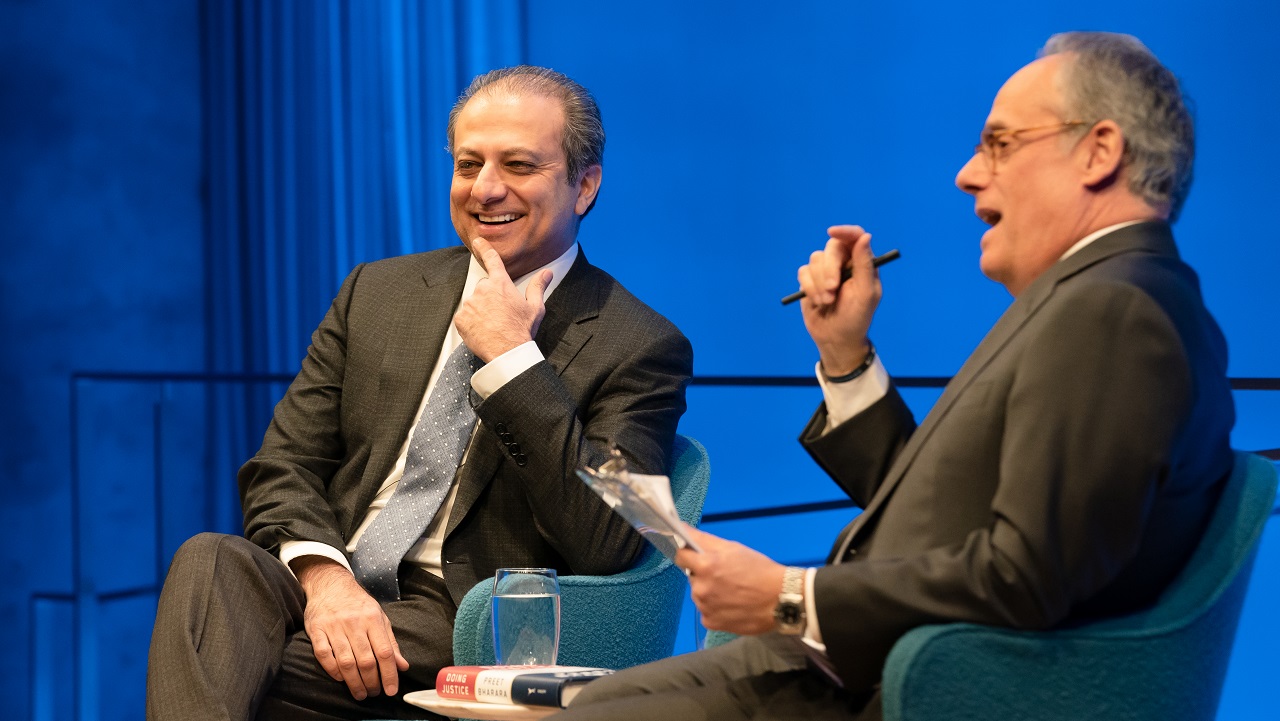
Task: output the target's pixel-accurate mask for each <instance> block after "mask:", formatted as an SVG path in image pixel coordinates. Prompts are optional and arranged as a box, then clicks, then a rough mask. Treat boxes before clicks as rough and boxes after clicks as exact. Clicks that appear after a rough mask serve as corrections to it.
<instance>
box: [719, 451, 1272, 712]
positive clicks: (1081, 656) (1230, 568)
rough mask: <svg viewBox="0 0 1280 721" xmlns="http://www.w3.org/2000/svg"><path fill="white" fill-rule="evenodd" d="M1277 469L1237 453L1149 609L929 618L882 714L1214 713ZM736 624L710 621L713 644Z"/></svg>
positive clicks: (900, 648)
mask: <svg viewBox="0 0 1280 721" xmlns="http://www.w3.org/2000/svg"><path fill="white" fill-rule="evenodd" d="M1275 498H1276V468H1275V467H1274V466H1273V465H1272V464H1271V462H1270V461H1268V460H1267V459H1265V458H1263V457H1261V456H1258V455H1254V454H1251V453H1236V463H1235V468H1234V469H1233V470H1232V473H1231V478H1230V479H1229V480H1228V482H1227V487H1226V489H1225V490H1224V491H1223V494H1222V498H1221V499H1220V500H1219V501H1218V507H1217V509H1216V510H1215V511H1214V514H1213V518H1212V519H1211V520H1210V522H1209V527H1208V529H1206V531H1205V536H1204V539H1203V540H1201V542H1200V545H1199V547H1198V548H1197V549H1196V551H1195V553H1194V554H1192V556H1191V559H1190V560H1188V561H1187V566H1186V568H1184V569H1183V570H1182V572H1181V573H1180V574H1179V575H1178V577H1177V578H1175V579H1174V581H1173V583H1171V584H1170V586H1169V588H1167V589H1166V590H1165V592H1164V593H1163V594H1162V595H1161V596H1160V599H1159V600H1158V601H1157V602H1156V603H1155V604H1154V605H1153V606H1152V607H1151V608H1149V609H1147V610H1145V611H1142V612H1140V613H1135V614H1133V615H1130V616H1123V617H1120V618H1113V619H1107V620H1105V621H1099V622H1095V623H1090V624H1085V625H1081V626H1077V627H1074V628H1070V629H1062V630H1056V631H1015V630H1012V629H1006V628H995V627H991V626H979V625H975V624H971V623H948V624H937V625H929V626H921V627H919V628H916V629H913V630H911V631H910V632H908V633H907V634H906V635H904V636H903V637H902V638H900V639H898V642H897V643H896V644H895V645H894V647H893V649H892V650H891V651H890V652H889V657H888V659H887V660H886V661H885V666H884V676H883V681H882V685H881V695H882V699H883V706H884V718H885V721H978V720H979V719H981V720H983V721H986V720H987V719H1037V720H1038V721H1059V720H1060V721H1080V719H1094V718H1098V719H1124V721H1145V720H1147V719H1150V720H1151V721H1157V720H1158V721H1169V719H1180V720H1184V721H1195V720H1197V719H1205V720H1209V719H1213V718H1214V716H1215V714H1216V712H1217V708H1218V699H1219V696H1220V695H1221V693H1222V682H1223V679H1224V678H1225V676H1226V672H1227V661H1228V660H1229V659H1230V657H1231V646H1232V643H1233V642H1234V640H1235V631H1236V623H1237V621H1238V620H1239V618H1240V607H1241V605H1242V604H1243V602H1244V595H1245V590H1246V589H1247V587H1248V585H1249V574H1250V571H1251V570H1252V568H1253V559H1254V555H1255V554H1256V553H1257V549H1258V541H1259V539H1260V538H1261V537H1262V529H1263V527H1264V526H1265V525H1266V522H1267V518H1268V517H1269V516H1270V515H1271V512H1272V507H1273V505H1274V503H1275ZM733 638H734V635H733V634H729V633H723V632H719V631H712V632H710V633H709V634H707V644H706V645H707V646H708V647H710V646H717V645H719V644H722V643H725V642H727V641H729V640H731V639H733Z"/></svg>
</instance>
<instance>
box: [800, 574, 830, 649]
mask: <svg viewBox="0 0 1280 721" xmlns="http://www.w3.org/2000/svg"><path fill="white" fill-rule="evenodd" d="M817 574H818V569H816V568H806V569H805V571H804V617H805V624H804V641H805V643H807V644H809V645H810V646H812V647H813V648H816V649H818V650H819V651H822V652H823V653H826V651H827V647H826V645H825V644H823V643H822V629H820V628H818V604H816V603H814V600H813V577H814V576H816V575H817Z"/></svg>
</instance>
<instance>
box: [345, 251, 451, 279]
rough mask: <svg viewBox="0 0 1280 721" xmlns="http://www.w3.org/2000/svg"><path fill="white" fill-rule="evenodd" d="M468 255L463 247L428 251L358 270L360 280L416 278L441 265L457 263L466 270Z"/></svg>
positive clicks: (385, 259)
mask: <svg viewBox="0 0 1280 721" xmlns="http://www.w3.org/2000/svg"><path fill="white" fill-rule="evenodd" d="M468 255H469V252H468V251H467V249H466V247H465V246H463V245H453V246H449V247H447V248H438V249H436V250H428V251H425V252H422V253H410V254H409V255H397V256H392V257H390V258H383V259H382V260H375V261H371V262H369V263H365V264H363V265H362V266H361V268H360V275H361V277H362V278H398V277H405V276H417V275H422V274H424V273H427V272H429V271H431V270H432V269H433V268H435V267H437V266H439V265H440V264H442V263H459V264H460V265H461V267H462V268H463V270H464V271H465V269H466V267H467V266H466V262H465V259H466V258H467V256H468Z"/></svg>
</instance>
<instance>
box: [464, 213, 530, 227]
mask: <svg viewBox="0 0 1280 721" xmlns="http://www.w3.org/2000/svg"><path fill="white" fill-rule="evenodd" d="M523 217H524V216H523V215H519V214H517V213H502V214H499V215H480V214H478V213H477V214H476V215H475V218H476V220H479V221H480V222H481V223H484V224H485V225H506V224H507V223H512V222H515V221H517V220H519V219H520V218H523Z"/></svg>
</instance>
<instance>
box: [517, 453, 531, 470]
mask: <svg viewBox="0 0 1280 721" xmlns="http://www.w3.org/2000/svg"><path fill="white" fill-rule="evenodd" d="M528 462H529V457H528V456H526V455H525V454H523V453H520V454H517V455H516V465H517V466H520V467H522V468H523V467H524V465H525V464H526V463H528Z"/></svg>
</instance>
